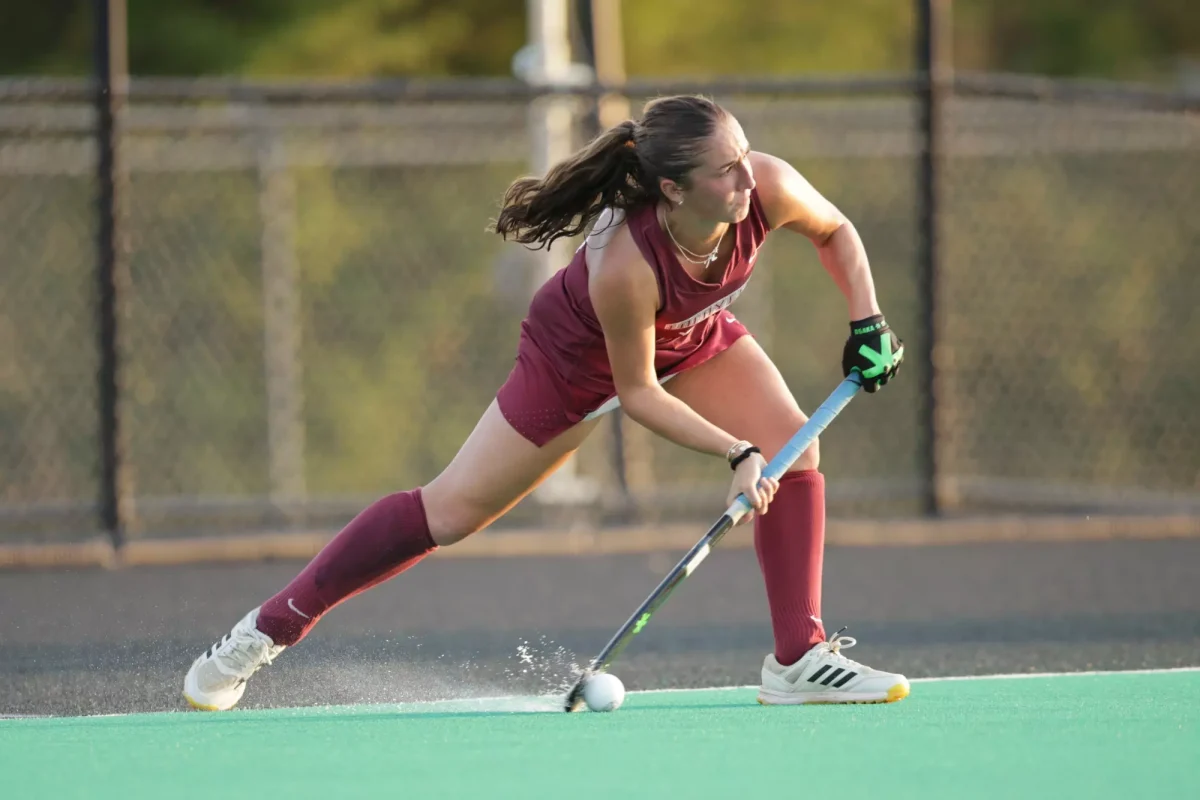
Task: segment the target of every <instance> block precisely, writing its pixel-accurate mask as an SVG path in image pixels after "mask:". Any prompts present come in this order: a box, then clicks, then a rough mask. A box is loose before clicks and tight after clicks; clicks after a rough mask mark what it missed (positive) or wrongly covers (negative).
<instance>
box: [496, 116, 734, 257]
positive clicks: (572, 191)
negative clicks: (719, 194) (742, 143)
mask: <svg viewBox="0 0 1200 800" xmlns="http://www.w3.org/2000/svg"><path fill="white" fill-rule="evenodd" d="M726 116H728V114H727V112H726V111H725V110H724V109H723V108H721V107H720V106H718V105H717V104H716V103H714V102H712V101H711V100H708V99H707V98H703V97H693V96H677V97H664V98H660V99H658V100H652V101H650V102H649V103H647V104H646V108H645V109H644V112H643V119H642V121H641V122H640V123H639V122H635V121H633V120H626V121H625V122H622V123H619V124H617V125H614V126H613V127H611V128H609V129H608V130H607V131H605V132H604V133H601V134H600V135H599V136H597V137H596V138H595V139H593V140H592V141H591V142H590V143H589V144H588V145H587V146H586V147H584V148H583V149H582V150H580V151H579V152H577V153H575V154H574V155H573V156H571V157H570V158H568V159H567V160H565V161H563V162H561V163H559V164H557V165H555V166H554V167H553V168H551V169H550V171H549V172H547V173H546V176H545V177H544V178H520V179H518V180H517V181H514V182H513V184H512V185H511V186H509V187H508V191H507V192H505V193H504V201H503V204H502V206H501V209H500V216H499V217H498V219H497V220H496V224H495V231H496V233H498V234H500V235H501V236H502V237H504V239H505V240H507V239H508V238H509V237H510V236H511V237H512V239H513V240H514V241H517V242H520V243H521V244H536V245H537V247H536V248H535V249H541V248H542V247H546V248H549V247H550V245H551V244H553V243H554V241H555V240H556V239H560V238H562V237H570V236H577V235H578V234H580V233H582V232H583V231H584V230H586V229H587V228H588V227H589V226H590V225H591V224H592V222H594V221H595V220H596V218H597V217H598V216H600V214H601V212H603V211H604V209H606V208H620V209H626V210H628V209H632V208H636V207H638V206H642V205H645V204H647V203H654V202H657V201H658V200H660V199H661V198H662V196H663V195H662V189H661V188H660V185H659V182H660V181H661V180H662V179H664V178H666V179H670V180H672V181H675V182H676V183H678V184H680V185H681V186H684V187H686V186H687V173H688V172H690V171H691V170H692V169H693V168H695V167H696V165H698V164H699V163H700V161H701V158H702V156H703V151H704V147H705V144H706V141H705V140H706V139H707V138H708V137H709V136H710V135H712V133H713V131H714V130H715V128H716V126H717V123H718V122H719V121H720V120H722V119H723V118H725V117H726Z"/></svg>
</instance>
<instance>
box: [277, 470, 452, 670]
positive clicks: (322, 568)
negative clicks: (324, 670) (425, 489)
mask: <svg viewBox="0 0 1200 800" xmlns="http://www.w3.org/2000/svg"><path fill="white" fill-rule="evenodd" d="M436 549H437V544H436V543H435V542H434V541H433V538H432V537H431V536H430V533H429V522H428V520H427V519H426V517H425V506H424V504H422V502H421V490H420V488H417V489H413V490H412V491H410V492H399V493H397V494H392V495H388V496H387V497H384V498H382V499H380V500H376V501H375V502H374V503H372V504H371V505H370V506H368V507H367V508H366V509H364V510H363V511H362V512H360V513H359V515H358V516H356V517H355V518H354V519H353V520H351V521H350V524H349V525H347V526H346V527H345V528H343V529H342V530H341V532H340V533H338V535H337V536H335V537H333V539H332V540H331V541H330V542H329V544H327V545H325V547H324V548H322V550H321V552H320V553H317V555H316V557H315V558H313V560H312V561H311V562H309V564H308V566H307V567H305V568H304V570H303V571H302V572H301V573H300V574H299V575H297V576H296V577H295V578H294V579H293V580H292V582H291V583H289V584H288V585H287V586H285V587H284V589H283V591H281V592H280V593H279V594H277V595H275V596H274V597H272V598H271V599H270V600H268V601H267V602H265V603H263V604H262V608H260V609H259V612H258V629H259V630H260V631H262V632H263V633H265V634H267V635H268V636H270V637H271V639H272V640H273V641H274V642H275V644H284V645H289V646H290V645H294V644H296V643H297V642H299V641H300V640H301V639H303V638H304V637H305V636H306V635H307V634H308V632H309V631H310V630H311V629H312V627H313V626H314V625H316V624H317V620H318V619H320V618H321V615H322V614H324V613H325V612H326V611H328V610H329V609H331V608H333V607H334V606H336V605H337V604H338V603H341V602H342V601H344V600H347V599H349V598H351V597H353V596H354V595H356V594H360V593H361V592H365V591H366V590H367V589H370V588H371V587H372V586H375V585H377V584H379V583H382V582H384V581H386V580H387V579H389V578H392V577H395V576H396V575H399V574H400V573H401V572H403V571H404V570H406V569H408V568H409V567H411V566H413V565H414V564H416V563H417V562H418V561H420V560H421V559H423V558H424V557H425V556H427V555H429V554H430V553H431V552H433V551H434V550H436Z"/></svg>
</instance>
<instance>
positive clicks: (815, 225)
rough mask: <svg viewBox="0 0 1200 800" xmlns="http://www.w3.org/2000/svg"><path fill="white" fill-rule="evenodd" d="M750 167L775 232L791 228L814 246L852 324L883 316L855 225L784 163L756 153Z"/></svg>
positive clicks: (864, 251) (751, 156)
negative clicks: (843, 297) (837, 290)
mask: <svg viewBox="0 0 1200 800" xmlns="http://www.w3.org/2000/svg"><path fill="white" fill-rule="evenodd" d="M750 163H751V166H752V167H753V170H754V179H755V182H756V184H757V186H758V196H759V198H760V199H761V201H762V204H763V210H764V211H765V212H766V214H767V221H768V222H769V223H770V225H771V228H772V229H775V228H786V229H788V230H790V231H793V232H795V233H799V234H801V235H803V236H806V237H807V238H808V239H809V240H810V241H811V242H812V243H813V245H814V246H815V247H816V248H817V256H818V257H819V258H820V260H821V266H823V267H824V268H825V271H826V272H828V273H829V275H830V277H831V278H833V281H834V283H835V284H837V287H838V289H840V290H841V292H842V294H843V295H844V296H845V298H846V302H847V304H848V306H849V309H848V311H849V316H850V319H852V320H856V319H865V318H866V317H870V316H872V315H874V314H878V313H880V310H879V301H878V300H877V299H876V297H875V281H874V278H873V277H872V275H871V265H870V262H869V261H868V260H867V251H866V248H865V247H864V246H863V243H862V239H860V238H859V236H858V231H857V230H855V229H854V225H853V224H852V223H851V222H850V220H848V219H846V217H845V215H843V214H842V212H841V211H839V210H838V209H837V208H836V207H835V206H834V205H833V203H831V202H829V200H827V199H826V198H825V197H823V196H822V195H821V193H820V192H818V191H817V190H816V189H815V188H813V186H812V185H811V184H810V183H809V182H808V181H807V180H805V179H804V176H802V175H801V174H800V173H799V172H797V171H796V169H795V167H793V166H792V165H791V164H789V163H787V162H786V161H784V160H783V159H780V158H776V157H775V156H771V155H768V154H766V153H758V152H755V153H751V154H750Z"/></svg>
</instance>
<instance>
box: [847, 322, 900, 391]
mask: <svg viewBox="0 0 1200 800" xmlns="http://www.w3.org/2000/svg"><path fill="white" fill-rule="evenodd" d="M903 360H904V342H902V341H900V339H898V338H897V337H896V334H894V333H892V329H891V328H889V327H888V324H887V320H885V319H884V318H883V314H876V315H875V316H873V317H867V318H866V319H860V320H858V321H856V322H851V323H850V338H849V339H847V340H846V346H845V348H843V349H842V376H843V377H849V375H850V373H851V372H857V373H859V375H861V376H862V385H863V388H864V389H866V390H867V391H868V392H877V391H879V387H880V386H885V385H887V382H888V381H890V380H891V379H892V377H893V376H894V375H895V374H896V370H898V369H899V368H900V362H901V361H903Z"/></svg>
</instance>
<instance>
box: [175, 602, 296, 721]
mask: <svg viewBox="0 0 1200 800" xmlns="http://www.w3.org/2000/svg"><path fill="white" fill-rule="evenodd" d="M257 622H258V609H257V608H256V609H254V610H253V611H251V612H250V613H249V614H247V615H246V616H244V617H242V618H241V620H239V621H238V623H237V624H236V625H234V626H233V630H232V631H230V632H229V633H227V634H225V636H223V637H222V638H221V639H220V640H218V641H217V643H216V644H214V645H213V646H212V647H210V648H208V650H207V651H205V652H204V653H203V654H202V655H201V656H200V657H199V658H197V659H196V660H195V662H193V663H192V668H191V669H189V670H188V673H187V677H185V678H184V679H183V697H184V699H185V700H187V702H188V705H190V706H191V707H192V708H196V709H199V710H201V711H228V710H229V709H231V708H233V707H234V706H235V705H237V703H238V701H239V700H241V699H242V694H243V693H245V691H246V681H248V680H250V676H251V675H253V674H254V673H256V672H258V671H259V669H261V668H262V667H263V666H264V665H266V664H270V663H271V662H272V661H274V660H275V658H276V657H277V656H278V655H279V654H280V653H282V652H283V650H284V648H285V647H286V645H282V644H278V645H277V644H275V642H274V641H272V640H271V637H270V636H267V635H266V634H265V633H263V632H262V631H260V630H259V629H258V627H257Z"/></svg>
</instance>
